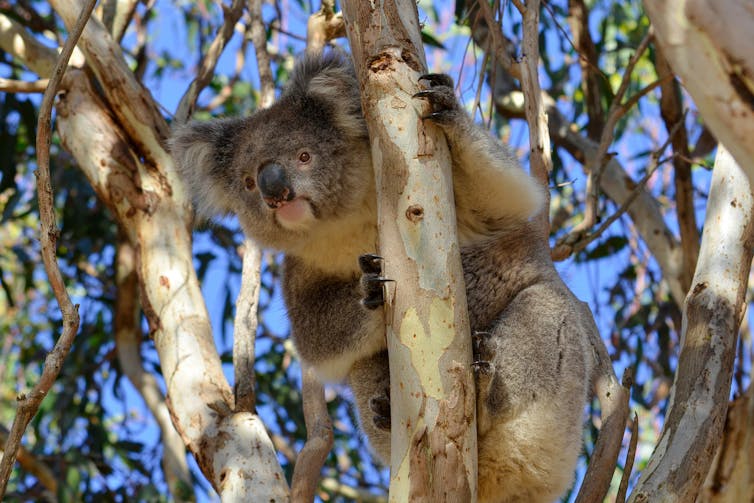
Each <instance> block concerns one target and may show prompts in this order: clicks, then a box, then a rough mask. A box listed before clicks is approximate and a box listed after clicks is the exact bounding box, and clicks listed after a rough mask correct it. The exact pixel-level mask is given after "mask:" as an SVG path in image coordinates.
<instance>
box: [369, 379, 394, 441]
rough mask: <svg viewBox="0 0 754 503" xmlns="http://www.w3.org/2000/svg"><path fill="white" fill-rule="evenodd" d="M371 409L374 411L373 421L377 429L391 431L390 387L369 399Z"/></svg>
mask: <svg viewBox="0 0 754 503" xmlns="http://www.w3.org/2000/svg"><path fill="white" fill-rule="evenodd" d="M369 410H371V411H372V412H374V416H372V422H373V423H374V426H375V427H376V428H377V429H380V430H386V431H390V388H385V389H384V390H383V393H382V394H380V395H378V396H374V397H372V398H371V399H370V400H369Z"/></svg>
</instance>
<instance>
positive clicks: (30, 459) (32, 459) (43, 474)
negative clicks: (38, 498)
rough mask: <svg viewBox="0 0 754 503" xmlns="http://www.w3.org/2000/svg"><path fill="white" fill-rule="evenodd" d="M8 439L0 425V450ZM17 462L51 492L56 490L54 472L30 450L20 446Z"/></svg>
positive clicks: (5, 430) (6, 433)
mask: <svg viewBox="0 0 754 503" xmlns="http://www.w3.org/2000/svg"><path fill="white" fill-rule="evenodd" d="M7 441H8V430H7V429H5V427H4V426H0V451H2V450H5V443H6V442H7ZM18 462H19V464H20V465H21V468H22V469H23V470H25V471H27V472H28V473H30V474H32V475H33V476H35V477H36V478H37V480H38V481H39V483H40V484H42V485H43V486H44V487H45V489H47V490H48V491H49V492H50V493H52V494H57V492H58V479H57V477H56V476H55V472H53V471H52V468H50V466H49V465H48V464H47V463H46V462H44V461H42V460H40V459H39V458H37V457H36V456H34V455H33V454H32V453H31V452H29V451H28V450H27V449H25V448H24V447H23V446H21V447H20V448H19V449H18Z"/></svg>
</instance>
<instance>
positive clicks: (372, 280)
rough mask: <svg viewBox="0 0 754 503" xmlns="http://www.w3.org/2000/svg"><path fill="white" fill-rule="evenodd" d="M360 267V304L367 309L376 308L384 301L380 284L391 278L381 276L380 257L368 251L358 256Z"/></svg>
mask: <svg viewBox="0 0 754 503" xmlns="http://www.w3.org/2000/svg"><path fill="white" fill-rule="evenodd" d="M359 268H360V269H361V291H362V294H363V298H362V299H361V304H362V305H363V306H364V307H366V308H367V309H377V308H378V307H380V306H382V305H383V304H384V303H385V293H384V292H383V289H382V285H383V284H385V283H387V282H388V281H393V280H391V279H387V278H383V277H382V257H380V256H379V255H373V254H371V253H368V254H366V255H361V256H360V257H359Z"/></svg>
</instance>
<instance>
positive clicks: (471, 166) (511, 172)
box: [415, 74, 544, 233]
mask: <svg viewBox="0 0 754 503" xmlns="http://www.w3.org/2000/svg"><path fill="white" fill-rule="evenodd" d="M421 80H423V81H426V82H428V83H429V85H430V87H429V89H427V90H425V91H421V92H419V93H417V94H416V95H415V97H418V98H423V99H426V100H427V101H428V102H429V103H430V105H431V107H432V112H431V113H430V114H428V115H426V116H425V117H424V118H425V119H427V120H431V121H432V122H433V123H434V124H436V125H437V126H439V127H440V128H442V130H443V132H444V133H445V136H446V138H447V140H448V144H449V147H450V153H451V156H452V158H453V185H454V192H455V197H456V207H457V209H458V213H459V215H458V220H459V224H460V226H461V231H462V232H463V231H465V230H466V227H468V228H469V229H468V230H470V231H473V232H476V233H485V232H487V231H488V230H489V229H487V227H489V226H490V225H492V226H493V230H494V224H495V221H505V220H509V219H510V218H511V217H514V218H524V219H525V218H528V217H530V216H532V215H533V214H535V213H536V212H537V211H538V210H539V209H540V208H541V206H542V203H543V201H544V197H543V196H544V191H543V189H542V187H540V186H539V184H538V183H537V182H536V181H535V180H534V179H533V178H531V177H530V176H529V175H528V174H527V173H526V172H524V171H523V170H522V169H521V168H520V167H519V164H518V161H517V159H516V157H515V156H514V155H513V153H512V152H511V151H510V150H509V149H508V147H507V146H505V145H504V144H503V143H501V142H500V141H498V140H497V139H495V138H493V137H492V136H491V135H490V133H489V131H487V130H485V129H483V128H481V127H480V126H478V125H476V124H474V122H473V120H472V119H471V117H470V116H469V115H468V113H466V111H465V110H464V109H463V108H462V107H461V105H460V103H459V102H458V99H457V98H456V96H455V93H454V91H453V81H452V79H451V78H450V77H449V76H447V75H437V74H430V75H425V76H423V77H421ZM503 194H504V195H505V196H504V197H503V196H502V195H503ZM472 210H473V211H472Z"/></svg>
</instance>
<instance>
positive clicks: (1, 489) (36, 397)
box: [0, 0, 97, 499]
mask: <svg viewBox="0 0 754 503" xmlns="http://www.w3.org/2000/svg"><path fill="white" fill-rule="evenodd" d="M96 3H97V0H88V1H87V3H86V4H85V6H84V7H83V9H82V11H81V13H80V14H79V17H78V20H77V21H76V24H75V26H74V27H73V29H72V30H71V33H70V36H69V37H68V40H67V41H66V43H65V44H64V45H63V50H62V52H61V53H60V57H59V58H58V60H57V62H56V63H55V68H54V69H53V71H52V76H51V77H50V82H49V85H48V86H47V90H46V91H45V93H44V97H43V98H42V104H41V106H40V107H39V120H38V122H37V145H36V149H37V166H38V169H37V171H35V175H36V177H37V197H38V198H39V219H40V222H41V225H42V229H41V231H40V242H41V244H42V260H43V262H44V266H45V271H46V272H47V277H48V279H49V280H50V286H51V287H52V291H53V293H54V294H55V299H56V300H57V302H58V305H59V306H60V311H61V313H62V317H63V332H62V333H61V334H60V337H59V338H58V340H57V341H56V342H55V346H54V347H53V349H52V351H50V353H48V355H47V357H46V358H45V363H44V367H43V368H42V375H41V376H40V378H39V382H38V383H37V384H36V385H35V386H34V388H33V389H32V390H31V391H30V392H29V393H28V394H27V395H24V394H21V395H19V397H18V410H17V411H16V416H15V417H14V418H13V425H12V426H11V429H10V433H9V434H8V441H7V442H6V444H5V449H4V451H3V458H2V461H0V499H2V497H3V495H5V489H6V488H7V486H8V479H10V474H11V471H12V468H13V463H14V461H15V460H16V455H17V453H18V448H19V446H20V445H21V438H22V437H23V434H24V431H25V430H26V427H27V426H28V425H29V422H30V421H31V419H32V418H33V417H34V415H35V414H36V413H37V410H39V406H40V404H41V403H42V400H43V399H44V397H45V396H47V392H48V391H49V390H50V388H51V387H52V385H53V383H54V382H55V379H57V377H58V374H59V373H60V369H61V368H62V367H63V362H64V360H65V358H66V356H68V352H69V350H70V349H71V344H73V338H74V337H75V336H76V332H78V329H79V314H78V305H74V304H73V303H72V302H71V298H70V297H69V296H68V292H67V291H66V289H65V282H64V281H63V275H62V274H61V272H60V267H59V266H58V263H57V258H56V251H57V246H56V243H57V238H58V233H59V231H58V229H57V224H56V223H55V208H54V206H53V195H52V185H51V184H50V135H51V129H52V124H51V123H52V105H53V101H54V100H55V95H56V94H57V89H58V86H59V85H60V81H61V80H62V78H63V74H64V73H65V69H66V67H67V66H68V60H69V59H70V58H71V54H72V53H73V48H74V47H75V46H76V42H77V41H78V39H79V37H80V36H81V33H82V32H83V31H84V26H85V25H86V23H87V21H88V20H89V16H91V14H92V10H94V5H95V4H96Z"/></svg>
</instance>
